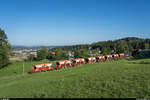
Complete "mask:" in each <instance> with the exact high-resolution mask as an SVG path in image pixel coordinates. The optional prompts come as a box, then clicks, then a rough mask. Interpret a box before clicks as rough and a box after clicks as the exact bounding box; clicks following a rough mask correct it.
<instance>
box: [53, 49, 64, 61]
mask: <svg viewBox="0 0 150 100" xmlns="http://www.w3.org/2000/svg"><path fill="white" fill-rule="evenodd" d="M53 57H54V58H55V59H67V55H66V53H65V52H64V51H63V50H62V49H61V48H58V49H57V50H56V55H55V56H53Z"/></svg>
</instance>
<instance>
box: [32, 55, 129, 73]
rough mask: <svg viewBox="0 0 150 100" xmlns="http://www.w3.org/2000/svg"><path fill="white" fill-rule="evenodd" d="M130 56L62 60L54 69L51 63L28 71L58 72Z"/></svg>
mask: <svg viewBox="0 0 150 100" xmlns="http://www.w3.org/2000/svg"><path fill="white" fill-rule="evenodd" d="M129 56H131V53H126V54H124V53H120V54H112V55H104V56H97V57H88V58H76V59H74V60H63V61H57V62H56V67H52V63H45V64H35V65H33V67H32V68H31V70H30V72H29V73H30V74H32V73H37V72H45V71H51V70H59V69H62V68H69V67H76V66H78V65H82V64H89V63H98V62H104V61H110V60H117V59H119V58H125V57H129Z"/></svg>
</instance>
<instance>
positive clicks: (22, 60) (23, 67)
mask: <svg viewBox="0 0 150 100" xmlns="http://www.w3.org/2000/svg"><path fill="white" fill-rule="evenodd" d="M22 62H23V65H22V72H23V73H22V74H23V75H24V58H22Z"/></svg>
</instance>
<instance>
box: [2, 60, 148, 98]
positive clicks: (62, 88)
mask: <svg viewBox="0 0 150 100" xmlns="http://www.w3.org/2000/svg"><path fill="white" fill-rule="evenodd" d="M143 61H144V62H150V59H141V60H127V59H121V60H118V61H109V62H103V63H94V64H86V65H81V66H78V67H73V68H68V69H61V70H57V71H50V72H42V73H36V74H32V75H30V74H27V72H28V71H29V70H30V68H31V63H30V62H26V63H25V67H26V70H25V72H26V73H25V75H24V76H23V75H22V73H21V72H22V63H20V62H17V63H13V64H11V65H9V66H8V67H6V68H4V69H1V70H0V98H150V79H149V77H150V72H149V71H150V64H142V63H139V62H143ZM45 62H47V61H45ZM132 62H137V63H132ZM32 63H33V64H34V63H41V62H32Z"/></svg>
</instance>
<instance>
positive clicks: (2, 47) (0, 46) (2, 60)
mask: <svg viewBox="0 0 150 100" xmlns="http://www.w3.org/2000/svg"><path fill="white" fill-rule="evenodd" d="M10 49H11V45H10V44H9V43H8V41H7V35H6V34H5V31H4V30H2V29H0V68H2V67H4V66H5V65H7V64H8V62H9V59H8V56H9V52H10Z"/></svg>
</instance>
